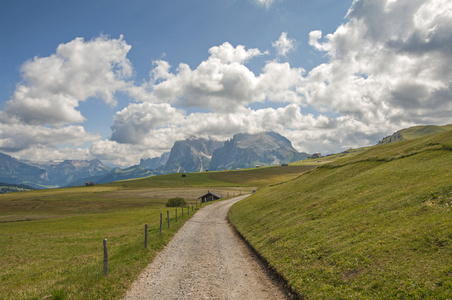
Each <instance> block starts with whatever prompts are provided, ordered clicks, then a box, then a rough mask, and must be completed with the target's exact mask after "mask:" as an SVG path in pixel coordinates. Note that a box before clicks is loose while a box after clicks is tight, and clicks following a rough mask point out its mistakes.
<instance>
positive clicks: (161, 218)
mask: <svg viewBox="0 0 452 300" xmlns="http://www.w3.org/2000/svg"><path fill="white" fill-rule="evenodd" d="M162 222H163V213H160V232H159V234H162V225H163V223H162Z"/></svg>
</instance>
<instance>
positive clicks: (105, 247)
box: [104, 239, 108, 276]
mask: <svg viewBox="0 0 452 300" xmlns="http://www.w3.org/2000/svg"><path fill="white" fill-rule="evenodd" d="M107 274H108V251H107V239H104V275H105V276H107Z"/></svg>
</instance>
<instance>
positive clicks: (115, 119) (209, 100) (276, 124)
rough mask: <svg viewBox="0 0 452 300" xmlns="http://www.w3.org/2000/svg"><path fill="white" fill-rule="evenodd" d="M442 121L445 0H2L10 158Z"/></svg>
mask: <svg viewBox="0 0 452 300" xmlns="http://www.w3.org/2000/svg"><path fill="white" fill-rule="evenodd" d="M450 123H452V2H451V1H450V0H354V1H353V0H341V1H337V0H317V1H311V0H309V1H308V0H306V1H305V0H216V1H209V0H191V1H187V0H169V1H157V0H132V1H119V0H108V1H107V0H94V1H93V0H89V1H88V0H80V1H61V0H42V1H35V0H4V1H1V2H0V152H3V153H6V154H9V155H11V156H14V157H16V158H20V159H28V160H33V161H49V160H57V161H58V160H63V159H100V160H101V161H102V162H103V163H104V164H106V165H110V166H121V167H127V166H131V165H135V164H138V163H139V162H140V159H146V158H152V157H157V156H160V155H161V154H162V153H163V152H165V151H169V150H170V149H171V147H172V146H173V144H174V142H175V141H177V140H184V139H187V138H191V137H203V138H213V139H217V140H227V139H230V138H232V136H233V135H234V134H237V133H257V132H261V131H274V132H277V133H279V134H281V135H283V136H285V137H287V138H288V139H289V140H291V141H292V144H293V146H294V147H295V148H296V149H297V150H298V151H301V152H307V153H315V152H320V153H322V154H327V153H337V152H341V151H344V150H347V149H349V148H356V147H362V146H368V145H375V144H376V143H378V141H379V140H381V139H382V138H384V137H385V136H388V135H390V134H392V133H393V132H395V131H397V130H400V129H403V128H407V127H410V126H416V125H444V124H450Z"/></svg>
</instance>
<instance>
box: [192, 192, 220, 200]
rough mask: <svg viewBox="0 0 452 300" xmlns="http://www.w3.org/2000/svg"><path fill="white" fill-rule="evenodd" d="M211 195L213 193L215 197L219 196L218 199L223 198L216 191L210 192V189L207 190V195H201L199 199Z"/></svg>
mask: <svg viewBox="0 0 452 300" xmlns="http://www.w3.org/2000/svg"><path fill="white" fill-rule="evenodd" d="M209 195H212V196H214V197H215V198H218V199H220V198H221V196H220V195H218V194H215V193H213V192H210V191H208V192H207V194H205V195H202V196H201V197H199V198H198V199H202V198H204V197H207V196H209Z"/></svg>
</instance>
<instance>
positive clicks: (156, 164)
mask: <svg viewBox="0 0 452 300" xmlns="http://www.w3.org/2000/svg"><path fill="white" fill-rule="evenodd" d="M169 155H170V152H165V153H163V154H162V155H161V156H160V157H154V158H148V159H141V160H140V166H142V167H143V168H146V169H149V170H155V169H158V168H160V167H163V166H164V165H165V164H166V163H167V162H168V158H169Z"/></svg>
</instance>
